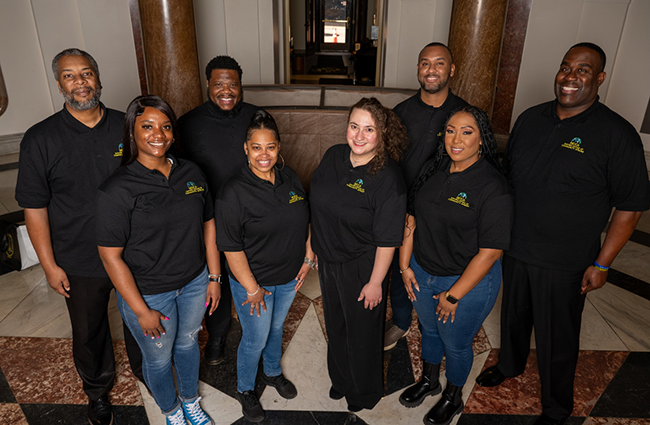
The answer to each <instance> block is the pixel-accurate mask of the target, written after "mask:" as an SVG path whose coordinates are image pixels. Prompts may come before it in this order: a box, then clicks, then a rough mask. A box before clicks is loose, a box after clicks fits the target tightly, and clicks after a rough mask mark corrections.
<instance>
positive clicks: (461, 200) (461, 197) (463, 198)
mask: <svg viewBox="0 0 650 425" xmlns="http://www.w3.org/2000/svg"><path fill="white" fill-rule="evenodd" d="M447 200H448V201H451V202H454V203H456V204H459V205H462V206H464V207H466V208H469V204H468V203H467V194H466V193H465V192H460V193H459V194H458V196H456V197H455V198H449V199H447Z"/></svg>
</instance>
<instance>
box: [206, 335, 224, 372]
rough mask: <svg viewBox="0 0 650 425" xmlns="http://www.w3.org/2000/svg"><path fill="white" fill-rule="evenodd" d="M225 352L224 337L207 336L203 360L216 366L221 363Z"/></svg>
mask: <svg viewBox="0 0 650 425" xmlns="http://www.w3.org/2000/svg"><path fill="white" fill-rule="evenodd" d="M225 352H226V337H225V336H217V337H214V338H208V343H207V344H205V351H204V356H203V357H204V358H205V362H206V363H207V364H209V365H210V366H216V365H218V364H219V363H223V359H224V357H225V356H224V353H225Z"/></svg>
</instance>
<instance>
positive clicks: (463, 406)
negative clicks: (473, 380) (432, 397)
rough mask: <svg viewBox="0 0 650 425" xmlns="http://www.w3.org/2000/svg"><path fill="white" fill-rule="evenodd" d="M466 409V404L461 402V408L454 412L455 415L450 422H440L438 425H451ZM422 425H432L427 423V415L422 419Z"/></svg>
mask: <svg viewBox="0 0 650 425" xmlns="http://www.w3.org/2000/svg"><path fill="white" fill-rule="evenodd" d="M464 408H465V403H463V402H461V403H460V407H459V408H458V409H456V411H455V412H454V414H453V415H451V417H450V418H449V420H448V421H446V422H440V423H437V424H436V425H449V424H450V423H451V422H452V421H453V420H454V418H455V417H456V415H458V414H459V413H460V412H462V411H463V409H464ZM422 423H423V424H424V425H431V422H428V421H427V415H424V417H423V418H422Z"/></svg>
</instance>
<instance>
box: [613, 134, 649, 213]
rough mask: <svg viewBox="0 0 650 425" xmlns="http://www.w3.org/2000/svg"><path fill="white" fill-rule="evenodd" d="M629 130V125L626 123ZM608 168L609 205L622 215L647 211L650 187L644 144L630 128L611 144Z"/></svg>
mask: <svg viewBox="0 0 650 425" xmlns="http://www.w3.org/2000/svg"><path fill="white" fill-rule="evenodd" d="M625 124H626V127H627V126H628V125H629V124H628V123H625ZM612 147H613V151H612V154H611V155H610V157H609V162H608V166H607V173H608V178H607V191H608V194H609V199H610V205H611V206H612V207H615V208H616V209H618V210H622V211H645V210H647V209H648V207H649V206H650V193H649V191H650V185H649V184H648V170H647V167H646V162H645V155H644V151H643V143H642V142H641V138H640V137H639V134H638V133H637V132H636V131H635V130H634V129H633V128H631V129H630V131H627V132H624V133H623V134H622V135H621V136H620V138H617V139H615V140H612Z"/></svg>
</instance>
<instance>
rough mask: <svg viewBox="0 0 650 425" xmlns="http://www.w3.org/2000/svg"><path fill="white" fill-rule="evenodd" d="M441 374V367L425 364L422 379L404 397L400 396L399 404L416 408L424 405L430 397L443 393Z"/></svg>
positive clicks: (405, 392)
mask: <svg viewBox="0 0 650 425" xmlns="http://www.w3.org/2000/svg"><path fill="white" fill-rule="evenodd" d="M439 374H440V365H439V364H431V363H427V362H424V371H423V372H422V379H421V380H420V382H418V383H416V384H415V385H412V386H410V387H409V388H407V389H406V390H404V392H403V393H402V395H400V396H399V402H400V403H401V404H402V406H406V407H416V406H419V405H420V404H422V401H423V400H424V399H425V398H426V397H427V396H428V395H437V394H440V391H442V387H441V386H440V382H438V376H439Z"/></svg>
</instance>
